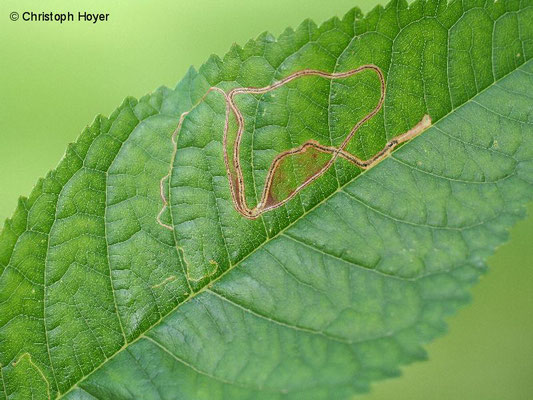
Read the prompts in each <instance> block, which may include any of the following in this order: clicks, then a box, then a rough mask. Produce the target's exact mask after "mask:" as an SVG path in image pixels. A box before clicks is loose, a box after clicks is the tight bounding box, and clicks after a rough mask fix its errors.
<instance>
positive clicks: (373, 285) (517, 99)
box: [0, 0, 533, 399]
mask: <svg viewBox="0 0 533 400" xmlns="http://www.w3.org/2000/svg"><path fill="white" fill-rule="evenodd" d="M531 21H533V3H531V2H527V1H522V2H518V1H505V2H503V1H502V2H496V3H490V2H488V3H487V2H484V1H480V2H475V1H472V2H451V3H450V4H447V3H446V2H445V1H441V2H439V1H433V0H431V1H427V2H421V1H418V2H415V3H413V4H412V5H411V6H410V7H408V6H407V5H406V3H404V2H402V1H398V2H396V1H394V2H392V3H390V4H389V5H388V6H387V7H385V8H377V9H375V10H374V11H372V12H371V13H369V14H368V15H367V16H365V17H363V16H362V15H361V14H360V13H359V11H357V10H353V11H351V12H349V13H348V14H347V15H346V16H345V17H344V18H343V19H342V20H339V19H336V18H335V19H332V20H330V21H327V22H325V23H324V24H322V25H321V26H320V27H317V26H316V25H315V24H314V23H312V22H311V21H306V22H304V23H303V24H302V25H301V26H300V27H299V28H298V29H296V30H295V31H293V30H290V29H289V30H287V31H285V32H284V33H283V34H282V35H281V36H280V37H279V38H277V39H275V38H274V37H272V36H271V35H269V34H263V35H261V36H260V37H259V38H258V39H257V40H253V41H250V42H248V43H247V44H246V45H245V46H244V47H242V48H241V47H238V46H234V47H233V48H232V49H231V51H230V52H229V53H228V54H227V55H226V56H225V57H224V59H223V60H221V59H219V58H217V57H211V58H210V59H209V60H208V61H207V63H206V64H204V65H203V66H202V67H201V68H200V69H199V71H195V70H193V69H191V70H190V71H189V73H188V74H187V76H186V77H185V78H184V79H183V80H182V81H181V82H180V83H179V84H178V86H177V87H176V88H175V89H173V90H171V89H167V88H161V89H158V90H157V91H155V92H154V93H153V94H151V95H148V96H146V97H144V98H142V99H140V100H139V101H137V100H135V99H131V98H128V99H126V100H125V102H124V103H123V104H122V106H121V107H120V108H119V109H118V110H117V111H116V112H115V113H114V114H113V115H112V116H111V117H109V118H104V117H98V118H97V119H96V120H95V122H94V123H93V125H91V126H90V127H89V128H87V129H86V130H85V131H84V132H83V134H82V135H81V136H80V138H79V139H78V141H77V143H75V144H73V145H70V146H69V148H68V150H67V153H66V156H65V158H64V159H63V160H62V161H61V163H60V164H59V166H58V168H57V169H56V170H54V171H52V172H51V173H50V174H49V175H48V176H47V177H46V178H45V179H43V180H40V181H39V183H38V184H37V186H36V187H35V189H34V191H33V192H32V194H31V195H30V197H29V198H28V199H21V201H20V203H19V207H18V208H17V211H16V212H15V215H14V216H13V218H12V219H11V220H9V221H7V222H6V224H5V227H4V230H3V232H2V234H1V236H0V364H1V368H0V371H1V374H0V383H1V386H2V387H1V389H3V390H0V399H8V398H9V399H19V398H20V399H25V398H58V397H64V398H69V399H93V398H97V399H108V398H113V399H130V398H131V399H134V398H135V399H138V398H142V399H151V398H169V399H170V398H180V399H203V398H205V399H218V398H220V399H222V398H224V399H225V398H231V399H241V398H242V399H255V398H262V399H263V398H264V399H281V398H291V399H293V398H294V399H298V398H302V399H315V398H316V399H322V398H328V399H329V398H348V397H350V396H351V395H353V394H354V393H357V392H362V391H365V390H367V389H368V385H369V383H370V382H371V381H374V380H376V379H380V378H384V377H389V376H394V375H397V374H398V368H399V366H400V365H402V364H406V363H409V362H412V361H414V360H420V359H423V358H424V357H425V353H424V350H423V348H422V345H423V344H424V343H426V342H428V341H429V340H431V339H432V338H434V337H435V336H437V335H439V334H441V333H442V332H443V331H444V329H445V325H444V317H445V316H447V315H449V314H451V313H453V312H454V311H455V310H456V309H457V308H458V307H459V306H460V305H462V304H463V303H465V302H466V301H467V300H468V297H469V288H470V287H471V285H472V284H473V283H474V282H475V281H476V280H477V278H478V277H479V275H480V274H481V273H483V271H484V269H485V261H486V258H487V256H488V255H490V254H491V253H492V252H493V251H494V249H495V247H497V246H498V245H499V244H501V243H502V242H503V241H505V239H506V235H507V229H508V228H509V227H510V226H511V225H512V224H513V223H514V222H515V221H516V220H517V219H518V218H520V217H521V216H522V215H523V213H524V205H525V204H527V202H528V201H530V200H531V198H532V195H533V190H532V183H533V111H532V110H533V101H532V100H533V97H532V96H531V93H532V90H531V89H532V88H533V62H532V61H530V59H531V57H532V56H533V27H532V25H531ZM365 64H373V65H376V66H378V67H379V68H380V69H381V70H382V71H383V73H384V75H385V81H386V85H387V92H386V96H385V102H384V106H383V108H382V109H381V110H380V112H379V113H378V114H377V115H376V116H375V117H374V118H372V119H371V120H370V121H368V122H367V123H366V124H364V125H363V126H362V128H361V129H360V130H359V131H358V132H357V134H356V136H355V138H354V139H353V140H352V141H351V142H350V143H349V144H348V146H347V148H346V150H347V151H349V152H350V153H351V154H355V155H357V156H358V157H360V158H361V159H367V158H370V157H371V156H372V155H374V154H376V153H378V152H379V151H380V150H381V149H382V148H383V146H384V145H385V143H386V142H387V141H388V140H390V139H392V138H394V137H395V136H397V135H399V134H401V133H403V132H406V131H407V130H409V129H410V128H412V127H413V126H414V125H415V124H417V122H418V121H420V120H421V118H422V117H423V116H424V115H425V114H429V115H430V116H431V118H432V120H433V122H434V125H433V126H432V127H431V128H430V129H428V130H427V131H425V132H424V133H423V134H422V135H420V136H418V137H417V138H415V139H413V140H412V141H410V142H409V143H407V144H405V145H403V146H402V147H401V148H400V149H399V150H398V151H396V152H394V153H393V154H392V155H391V156H389V157H388V158H386V159H385V160H384V161H382V162H381V163H379V164H378V165H377V166H375V167H373V168H372V169H370V170H368V171H366V172H364V173H361V170H360V169H359V168H356V167H355V166H354V165H352V164H350V163H348V162H346V160H344V159H341V158H339V159H338V160H336V161H335V163H334V164H333V166H332V167H331V168H330V169H328V170H327V172H326V173H325V174H324V175H323V176H321V177H320V178H319V179H318V180H316V181H314V182H313V183H312V184H310V185H309V186H307V187H306V188H305V189H303V190H302V191H301V192H300V193H298V194H297V195H296V197H294V198H293V199H292V200H290V201H289V202H287V203H286V204H285V205H283V206H281V207H279V208H276V209H274V210H273V211H268V212H265V213H264V214H262V215H261V216H260V217H259V218H256V219H248V218H244V217H243V216H242V215H241V214H239V213H238V212H237V211H236V210H235V207H234V205H235V204H234V201H233V199H232V194H231V190H230V184H229V181H228V176H227V173H226V166H225V163H224V151H223V149H224V146H223V140H222V135H223V132H224V125H225V114H226V106H225V102H224V98H223V97H222V96H221V95H220V93H217V92H211V93H209V94H208V95H207V96H205V94H206V92H207V91H208V89H209V88H210V87H213V86H216V87H219V88H221V89H223V90H230V89H232V88H236V87H248V86H251V87H263V86H268V85H271V84H272V83H274V82H277V81H280V80H281V79H283V78H285V77H287V76H289V75H290V74H292V73H295V72H297V71H301V70H304V69H315V70H320V71H325V72H328V73H337V72H343V71H347V70H350V69H353V68H357V67H359V66H361V65H365ZM204 96H205V97H204ZM379 97H380V90H379V80H377V79H376V77H375V75H372V74H371V73H366V72H365V73H361V74H358V75H356V76H353V77H349V78H346V79H342V80H329V79H324V78H321V77H318V76H309V77H303V78H300V79H298V80H295V81H293V82H290V83H288V84H287V85H285V86H283V87H280V88H278V89H276V90H273V91H270V92H268V93H264V94H260V95H253V94H246V95H242V96H240V97H239V98H238V99H237V100H236V101H237V105H238V106H239V109H240V110H241V111H242V113H243V116H244V120H245V124H244V133H243V139H242V143H241V149H240V160H241V164H242V169H243V179H244V183H245V186H246V190H245V191H244V196H245V197H246V201H247V203H248V204H250V205H252V206H254V205H257V204H258V203H259V201H260V197H261V191H262V190H263V188H264V186H265V184H266V182H267V175H268V169H269V167H270V165H271V163H272V162H273V160H274V159H275V157H276V156H277V155H278V154H280V153H281V152H284V151H287V150H290V149H292V148H295V147H297V146H300V145H302V144H303V143H304V142H305V141H308V140H314V141H316V142H318V143H321V144H322V145H324V146H339V145H340V143H341V142H342V141H343V140H344V138H345V137H346V134H347V132H348V131H349V130H350V129H351V127H352V126H353V125H354V124H355V123H356V122H357V121H358V120H360V119H361V118H363V117H364V116H365V115H366V114H368V113H369V111H370V110H372V109H373V108H374V107H375V106H376V103H377V102H378V100H379ZM184 112H188V114H187V115H186V116H185V117H184V119H183V122H182V125H181V126H180V130H179V134H178V135H177V136H176V146H174V144H173V141H172V137H173V134H174V132H175V131H176V128H177V127H178V124H179V120H180V116H181V115H182V113H184ZM230 124H232V127H233V128H234V125H235V121H230ZM230 132H233V131H230ZM229 146H230V150H231V151H232V150H233V147H232V145H231V144H230V145H229ZM231 151H230V153H231ZM308 155H311V156H312V155H313V153H308ZM320 157H321V156H318V157H316V159H318V160H319V161H320ZM326 159H327V157H326ZM317 162H318V161H317ZM323 162H324V161H323ZM313 168H315V164H312V163H310V162H309V159H305V157H304V156H303V155H302V156H299V157H295V158H294V159H291V160H289V161H288V162H287V163H284V165H283V168H280V170H279V171H278V172H277V173H278V175H276V181H275V182H276V183H277V184H276V187H275V188H274V189H275V191H276V192H275V195H276V196H280V198H281V197H283V196H287V195H288V194H289V193H290V192H291V190H294V188H295V186H296V185H297V183H298V182H300V181H301V180H302V179H305V177H306V176H307V175H306V174H308V171H309V169H313ZM167 174H168V177H167ZM167 227H171V229H167Z"/></svg>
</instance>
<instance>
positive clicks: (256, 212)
mask: <svg viewBox="0 0 533 400" xmlns="http://www.w3.org/2000/svg"><path fill="white" fill-rule="evenodd" d="M363 71H372V72H374V73H375V74H376V75H377V77H378V79H379V82H380V98H379V101H378V103H377V104H376V106H375V107H374V108H373V109H372V110H371V111H370V112H369V113H368V114H366V115H365V116H364V117H363V118H361V119H360V120H359V121H358V122H357V123H356V124H355V125H354V126H353V127H352V129H351V130H350V131H349V132H348V133H347V135H346V137H345V138H344V140H343V142H342V143H341V144H340V146H338V147H334V146H326V145H323V144H320V143H318V142H316V141H314V140H308V141H307V142H305V143H303V144H302V145H300V146H298V147H295V148H292V149H289V150H286V151H284V152H282V153H280V154H278V155H277V156H276V157H275V158H274V160H273V161H272V163H271V165H270V168H269V169H268V172H267V176H266V181H265V185H264V187H263V191H262V194H261V198H260V200H259V202H258V203H257V205H256V206H255V207H253V208H250V207H249V206H248V204H247V201H246V196H245V184H244V177H243V173H242V168H241V161H240V146H241V141H242V137H243V134H244V117H243V115H242V113H241V111H240V110H239V108H238V106H237V105H236V103H235V96H237V95H240V94H264V93H267V92H270V91H272V90H275V89H277V88H280V87H282V86H284V85H286V84H287V83H289V82H291V81H293V80H295V79H299V78H303V77H306V76H317V77H321V78H324V79H329V80H335V79H343V78H349V77H351V76H354V75H356V74H359V73H361V72H363ZM212 91H215V92H217V93H220V94H222V96H223V97H224V100H225V103H226V114H225V122H224V132H223V147H224V163H225V167H226V173H227V176H228V182H229V186H230V191H231V197H232V201H233V205H234V207H235V210H236V211H237V212H238V213H240V214H241V215H242V216H243V217H245V218H249V219H255V218H258V217H259V216H261V215H262V214H263V213H265V212H267V211H271V210H274V209H276V208H278V207H281V206H282V205H284V204H285V203H287V202H288V201H290V200H291V199H292V198H294V197H295V196H296V195H297V194H298V193H299V192H300V191H302V190H303V189H304V188H305V187H307V186H308V185H310V184H311V183H312V182H314V181H315V180H316V179H318V178H319V177H320V176H322V175H323V174H324V173H325V172H326V171H327V170H328V169H329V168H331V166H332V165H333V164H334V162H335V161H336V160H337V158H338V157H341V158H343V159H345V160H346V161H348V162H350V163H352V164H354V165H356V166H357V167H359V168H361V169H369V168H371V167H373V166H374V165H376V164H377V163H379V162H380V161H381V160H383V159H384V158H386V157H387V156H388V155H389V154H390V153H391V152H392V151H393V150H394V148H395V147H397V146H398V145H399V144H401V143H403V142H406V141H408V140H411V139H412V138H414V137H416V136H418V135H419V134H420V133H422V132H423V131H424V130H426V129H427V128H428V127H430V126H431V118H430V117H429V115H427V114H426V115H424V116H423V117H422V119H421V120H420V122H418V123H417V124H416V125H415V126H414V127H413V128H411V129H410V130H408V131H407V132H405V133H402V134H401V135H398V136H396V137H394V138H392V139H391V140H389V141H388V142H387V143H386V144H385V146H384V147H383V148H382V149H381V150H380V151H379V152H378V153H377V154H375V155H374V156H372V157H371V158H369V159H367V160H362V159H360V158H358V157H357V156H356V155H354V154H351V153H349V152H347V151H346V150H345V149H346V147H347V145H348V143H350V141H351V139H352V138H353V137H354V135H355V133H356V132H357V131H358V130H359V128H360V127H361V126H362V125H364V124H365V123H366V122H367V121H369V120H370V119H372V118H373V117H374V116H375V115H376V114H377V113H378V112H379V111H380V110H381V108H382V107H383V103H384V100H385V92H386V84H385V77H384V75H383V72H382V71H381V69H380V68H379V67H378V66H376V65H373V64H366V65H361V66H360V67H357V68H355V69H351V70H349V71H345V72H334V73H329V72H325V71H320V70H315V69H304V70H300V71H297V72H294V73H293V74H291V75H289V76H287V77H286V78H283V79H281V80H279V81H277V82H274V83H273V84H271V85H269V86H265V87H259V88H258V87H240V88H234V89H231V90H229V91H228V92H226V91H224V90H223V89H221V88H219V87H216V86H213V87H210V88H209V89H208V90H207V92H206V93H205V94H204V96H203V97H202V98H201V99H200V100H199V101H198V102H197V103H196V104H195V105H194V106H193V108H195V107H196V106H197V105H199V104H200V103H201V102H203V100H204V99H205V98H206V96H207V95H208V94H209V93H210V92H212ZM189 112H190V111H186V112H184V113H183V114H181V116H180V119H179V123H178V126H177V128H176V130H175V131H174V133H173V135H172V143H173V149H174V150H173V155H172V159H171V163H170V169H169V173H168V174H167V175H165V176H164V177H163V178H162V179H161V181H160V192H161V199H162V201H163V208H162V209H161V211H160V212H159V214H158V216H157V222H158V223H159V224H160V225H161V226H162V227H164V228H166V229H170V230H173V227H171V226H169V225H167V224H165V223H163V222H162V221H161V216H162V214H163V213H164V211H165V210H166V208H167V207H168V200H167V199H166V196H165V190H164V185H165V184H166V182H168V179H169V177H170V172H171V169H172V165H173V164H174V159H175V157H176V153H177V135H178V134H179V132H180V130H181V127H182V124H183V120H184V118H185V117H186V116H187V114H188V113H189ZM232 114H233V117H234V118H235V120H236V122H237V132H236V136H235V139H234V142H233V154H232V156H233V157H232V160H231V161H230V157H229V154H228V133H229V125H230V115H232ZM320 153H325V154H328V155H330V159H329V160H328V161H327V162H325V163H322V164H321V163H320V162H316V163H313V161H316V160H320ZM289 157H294V158H296V159H297V158H298V157H300V158H301V160H304V161H305V164H306V167H307V168H308V171H310V174H308V175H306V176H305V177H304V180H303V182H302V183H301V184H299V185H298V186H296V187H295V188H291V189H290V190H289V189H287V188H285V189H286V190H285V192H288V193H285V196H283V195H281V196H277V195H276V193H275V192H276V189H277V185H279V184H281V183H284V184H286V181H287V179H282V177H283V176H284V173H283V171H282V168H283V166H284V161H285V162H286V161H287V160H288V158H289ZM302 157H303V158H302ZM281 189H283V188H281ZM281 191H283V190H281ZM277 194H278V195H279V193H277Z"/></svg>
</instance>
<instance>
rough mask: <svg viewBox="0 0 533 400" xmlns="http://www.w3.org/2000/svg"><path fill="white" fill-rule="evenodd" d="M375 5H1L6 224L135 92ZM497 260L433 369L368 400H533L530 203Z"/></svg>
mask: <svg viewBox="0 0 533 400" xmlns="http://www.w3.org/2000/svg"><path fill="white" fill-rule="evenodd" d="M377 3H378V2H377V1H376V0H331V1H328V2H325V1H323V0H322V1H320V0H290V1H288V0H269V1H264V0H155V1H154V0H152V1H147V0H136V1H129V2H120V3H119V2H118V1H116V0H105V1H103V0H93V1H91V2H89V1H86V2H80V1H72V0H70V1H67V0H62V1H58V0H43V1H40V2H35V1H31V0H1V3H0V51H1V52H0V96H1V99H2V100H1V102H0V166H1V168H0V218H1V220H3V219H4V218H5V217H8V216H10V215H11V213H12V212H13V210H14V208H15V206H16V201H17V198H18V196H19V195H21V194H23V195H27V194H29V192H30V190H31V188H32V186H33V185H34V183H35V182H36V181H37V178H38V177H40V176H44V175H45V174H46V172H47V171H48V170H50V169H51V168H53V167H54V166H55V165H56V164H57V162H58V161H59V159H60V158H61V156H62V154H63V152H64V151H65V149H66V145H67V143H68V142H70V141H73V140H75V139H76V137H77V136H78V134H79V133H80V132H81V130H82V129H83V128H84V127H85V126H86V125H87V124H89V123H90V122H91V121H92V120H93V118H94V117H95V115H96V114H98V113H102V114H104V115H109V114H110V113H111V112H112V111H113V110H114V109H115V108H116V107H117V106H118V105H119V104H120V103H121V101H122V99H123V98H124V97H125V96H127V95H133V96H135V97H140V96H142V95H143V94H146V93H148V92H150V91H152V90H154V89H155V88H156V87H158V86H160V85H167V86H174V85H175V84H176V83H177V81H178V80H179V79H180V78H181V77H182V76H183V75H184V73H185V71H186V70H187V68H188V67H189V65H191V64H192V65H195V66H200V65H201V63H202V62H203V61H205V60H206V59H207V57H208V56H209V55H210V54H211V53H216V54H219V55H223V54H224V53H225V52H226V51H227V50H228V49H229V47H230V45H231V44H232V43H233V42H237V43H240V44H244V43H245V42H246V41H247V40H248V39H250V38H252V37H255V36H257V35H258V34H259V33H261V32H262V31H265V30H268V31H270V32H272V33H274V34H279V33H281V32H282V30H283V29H284V28H286V27H287V26H292V27H295V26H297V25H298V24H299V23H300V22H301V21H302V20H303V19H304V18H306V17H310V18H312V19H313V20H315V21H316V22H317V23H319V22H321V21H324V20H325V19H327V18H329V17H332V16H334V15H338V16H342V15H343V14H344V13H345V12H347V11H348V10H349V9H350V8H352V7H354V6H358V7H360V8H361V9H362V10H363V11H364V12H366V11H369V10H370V9H371V8H372V7H374V6H375V5H376V4H377ZM26 10H31V11H34V12H38V11H55V12H67V11H71V12H73V13H77V11H90V12H103V13H109V14H110V18H109V21H108V22H98V23H96V24H91V23H82V22H77V21H75V22H70V23H64V24H63V25H59V24H58V23H46V22H40V23H30V22H23V21H22V20H18V21H15V22H13V21H11V20H10V19H9V14H10V13H11V12H12V11H18V12H20V13H22V12H23V11H26ZM529 211H530V217H529V218H527V219H526V220H524V221H522V222H520V223H519V224H518V225H516V226H515V227H514V228H513V230H512V231H511V241H510V242H509V243H507V244H506V245H505V246H503V247H501V248H500V249H499V250H498V251H497V253H496V254H495V255H494V256H493V257H492V258H491V259H490V263H489V264H490V271H489V273H488V274H487V275H486V276H485V277H484V278H483V280H482V281H481V282H480V283H479V284H478V285H477V286H476V287H475V288H474V290H473V297H474V302H473V304H471V305H470V306H468V307H466V308H464V309H463V310H461V312H460V313H459V314H458V315H456V316H454V317H452V318H450V319H449V328H450V329H449V330H450V333H449V334H448V335H447V336H445V337H443V338H440V339H438V340H436V341H435V342H433V343H431V344H430V345H429V346H427V349H428V354H429V361H427V362H422V363H416V364H413V365H410V366H407V367H405V368H403V375H404V376H403V377H401V378H396V379H391V380H388V381H382V382H379V383H376V384H375V385H374V387H373V390H372V393H371V394H369V395H365V396H361V397H359V399H361V400H378V399H379V400H381V399H395V400H402V399H409V400H417V399H432V400H440V399H446V400H454V399H461V400H463V399H464V400H470V399H483V400H492V399H494V400H502V399H503V400H515V399H517V400H518V399H520V400H522V399H524V400H526V399H532V398H533V290H532V288H533V246H532V245H531V244H532V240H531V239H532V238H533V206H530V208H529Z"/></svg>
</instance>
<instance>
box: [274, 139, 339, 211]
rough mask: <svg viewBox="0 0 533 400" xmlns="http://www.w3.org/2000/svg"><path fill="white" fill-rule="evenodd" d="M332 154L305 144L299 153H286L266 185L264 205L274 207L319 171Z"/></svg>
mask: <svg viewBox="0 0 533 400" xmlns="http://www.w3.org/2000/svg"><path fill="white" fill-rule="evenodd" d="M332 157H333V155H332V154H330V153H326V152H324V151H322V150H320V149H319V148H317V147H315V146H312V145H307V146H305V147H303V149H302V151H301V152H300V153H295V154H287V155H286V156H285V157H283V158H282V159H280V160H279V162H278V164H277V165H276V166H275V169H274V172H273V174H272V179H271V180H270V182H269V184H268V187H267V191H268V192H267V193H268V194H267V198H266V202H265V207H275V206H276V205H277V204H279V203H280V202H282V201H283V200H285V199H287V198H289V197H290V196H291V194H292V193H294V192H295V191H296V190H297V189H298V188H299V187H300V186H301V185H303V184H305V182H306V181H307V180H309V179H310V178H312V177H313V176H314V175H316V174H317V173H318V172H320V171H321V170H322V169H323V168H324V167H325V166H326V165H327V164H328V162H330V161H331V159H332Z"/></svg>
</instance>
